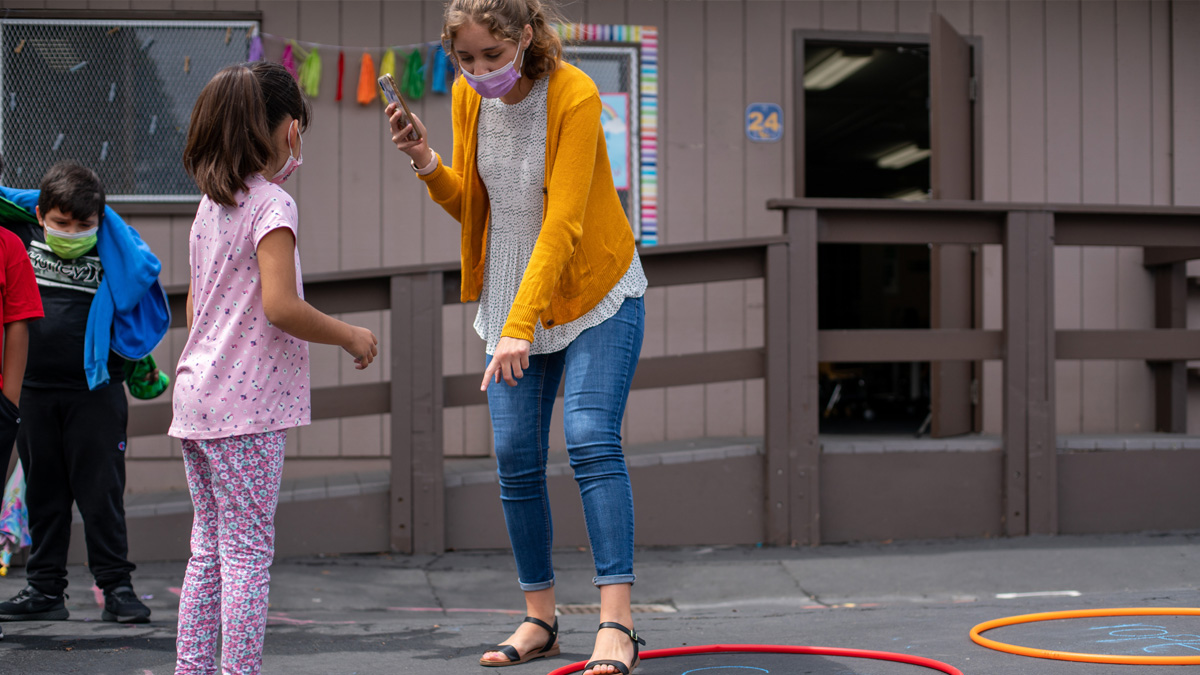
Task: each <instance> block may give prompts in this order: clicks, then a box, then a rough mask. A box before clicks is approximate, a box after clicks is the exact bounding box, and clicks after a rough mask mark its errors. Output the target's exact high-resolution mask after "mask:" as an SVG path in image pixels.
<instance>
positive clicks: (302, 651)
mask: <svg viewBox="0 0 1200 675" xmlns="http://www.w3.org/2000/svg"><path fill="white" fill-rule="evenodd" d="M555 566H556V569H557V570H558V572H557V574H558V585H557V593H558V601H559V603H560V608H561V617H560V624H561V630H562V637H561V645H562V654H561V655H560V656H558V657H554V658H551V659H545V660H542V661H534V662H533V663H531V664H527V665H523V666H517V667H516V668H515V669H512V670H505V671H504V672H505V673H506V675H520V674H521V673H526V674H529V675H533V674H538V675H543V674H545V673H548V672H550V671H551V670H552V669H555V668H559V667H561V666H565V665H567V664H570V663H573V662H576V661H582V660H585V659H586V658H587V657H588V656H589V653H590V649H591V645H592V639H593V634H594V631H595V627H596V623H597V615H596V614H595V613H594V610H595V608H594V607H593V606H592V605H593V604H594V603H596V602H598V593H597V592H596V591H595V589H594V588H593V587H592V586H591V578H592V576H593V574H594V572H593V570H592V566H591V559H590V555H589V554H588V553H587V552H586V551H579V550H563V551H557V552H556V553H555ZM1197 570H1200V532H1184V533H1178V532H1177V533H1159V534H1136V535H1107V536H1060V537H1028V538H1019V539H993V540H967V541H927V542H902V543H872V544H855V545H836V546H821V547H815V548H769V547H716V546H714V547H688V548H661V549H659V548H650V549H641V550H639V551H638V554H637V562H636V569H635V572H636V573H637V575H638V582H637V584H636V586H635V588H634V602H635V603H637V605H638V606H639V609H640V610H643V611H639V612H638V613H637V614H636V617H635V619H636V628H637V630H638V632H639V633H641V634H642V635H643V636H644V637H645V639H646V640H647V642H648V643H649V645H648V647H647V649H661V648H669V647H680V646H698V645H709V644H767V645H788V646H809V647H829V648H843V649H857V650H870V651H881V652H890V653H897V654H910V655H916V656H920V657H925V658H929V659H934V660H937V661H940V662H943V663H945V664H948V665H949V666H953V667H954V668H957V669H959V670H960V671H962V672H963V673H965V674H967V675H984V674H989V675H1018V674H1021V675H1025V674H1028V673H1037V674H1039V675H1075V674H1077V675H1085V674H1086V675H1115V674H1124V673H1129V674H1131V675H1160V674H1164V673H1172V675H1179V673H1182V672H1187V671H1188V669H1187V668H1183V669H1181V668H1179V667H1177V666H1157V665H1151V666H1128V665H1101V664H1090V663H1076V662H1068V661H1057V660H1049V659H1035V658H1030V657H1025V656H1017V655H1012V654H1006V653H1002V652H999V651H994V650H991V649H986V648H983V647H980V646H978V645H976V644H974V643H973V642H971V640H970V639H969V637H968V633H969V631H970V629H971V628H972V626H975V625H976V624H978V623H981V622H984V621H988V620H992V619H998V618H1002V617H1009V616H1014V615H1022V614H1028V613H1034V612H1049V611H1060V610H1070V609H1096V608H1126V607H1200V599H1198V598H1197V586H1198V584H1197V574H1196V573H1197ZM183 572H184V564H183V563H150V564H144V565H141V566H140V567H139V569H138V571H137V572H136V573H135V576H134V582H135V588H136V590H137V592H138V593H139V594H141V595H142V596H143V597H144V598H145V601H146V603H147V604H148V605H149V606H150V607H151V608H152V609H153V611H154V615H153V622H152V623H150V624H148V625H140V626H122V625H116V624H112V623H106V622H103V621H101V620H100V606H99V604H98V596H97V593H96V592H95V591H94V590H93V587H92V584H91V578H90V576H89V575H88V573H87V570H86V569H85V568H82V567H80V568H72V569H71V572H70V580H71V583H72V585H71V588H69V589H68V593H69V594H70V600H69V602H68V607H69V609H70V610H71V618H70V619H69V620H67V621H60V622H28V623H13V622H8V623H4V624H3V628H4V633H5V639H4V640H3V641H2V642H0V674H4V675H8V674H12V675H17V674H20V675H43V674H47V675H48V674H54V675H61V674H66V673H87V674H96V675H109V674H113V675H116V674H120V675H169V674H170V673H172V672H173V668H174V648H175V622H176V610H177V605H178V595H177V594H178V587H179V586H180V585H181V583H182V579H183ZM271 574H272V580H271V608H270V624H269V627H268V630H267V640H266V654H265V658H264V665H263V672H264V673H280V674H285V675H309V674H321V675H325V674H340V675H365V674H367V673H371V674H375V673H422V674H426V673H428V674H430V675H442V674H449V673H455V674H458V673H484V672H492V671H491V670H489V671H483V670H482V669H481V668H480V666H478V665H477V664H476V660H477V659H478V656H479V655H480V654H481V653H482V651H483V648H484V646H486V645H490V644H495V643H496V642H498V641H499V640H501V639H503V638H504V637H505V636H507V635H508V634H509V633H510V632H511V631H512V629H513V627H514V626H515V625H516V622H517V621H518V620H519V619H520V616H521V612H520V611H519V610H520V607H521V605H520V602H521V598H520V593H519V591H518V589H517V587H516V583H515V576H516V575H515V571H514V566H513V562H512V558H511V555H510V554H509V553H508V552H506V551H494V552H483V553H478V552H470V553H455V552H452V553H447V554H445V555H440V556H400V555H388V554H379V555H356V556H337V557H311V558H296V559H286V560H278V561H276V563H275V565H274V567H273V568H272V572H271ZM23 576H24V575H23V570H20V569H15V570H13V571H12V572H11V573H10V576H9V577H8V578H4V579H0V596H3V597H9V596H11V595H13V594H15V593H16V592H17V591H19V590H20V589H21V588H22V587H23V585H24V581H23ZM987 635H988V637H991V638H994V639H996V640H1001V641H1006V642H1011V643H1014V644H1019V645H1023V646H1028V647H1035V648H1040V649H1049V650H1057V651H1067V652H1081V653H1095V654H1126V655H1138V656H1147V655H1149V656H1159V657H1187V656H1192V657H1200V617H1197V616H1142V617H1139V616H1126V617H1111V618H1105V617H1096V618H1088V619H1071V620H1060V621H1049V622H1038V623H1029V624H1023V625H1019V626H1012V627H1006V628H999V629H996V630H994V631H990V632H989V633H988V634H987ZM697 671H703V675H753V674H754V673H759V672H769V673H797V674H804V673H812V674H814V675H854V674H863V675H866V674H868V673H869V674H872V675H905V674H911V675H919V674H920V673H926V672H936V671H935V670H932V669H930V668H926V667H920V666H916V665H910V664H902V663H895V662H890V661H881V660H876V659H869V658H848V657H840V656H839V657H829V656H822V655H794V654H740V653H734V654H723V655H715V656H706V657H701V656H692V657H671V658H658V659H647V660H645V661H644V662H643V663H642V664H641V665H640V666H639V667H638V669H637V671H636V672H637V673H638V674H639V675H682V674H684V673H688V672H697Z"/></svg>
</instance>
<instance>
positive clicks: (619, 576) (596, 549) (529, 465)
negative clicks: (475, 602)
mask: <svg viewBox="0 0 1200 675" xmlns="http://www.w3.org/2000/svg"><path fill="white" fill-rule="evenodd" d="M645 320H646V309H645V304H644V303H643V301H642V298H627V299H626V300H625V302H624V304H622V305H621V309H620V310H618V311H617V313H616V314H614V315H613V316H612V317H610V318H608V319H607V320H606V321H604V323H601V324H600V325H599V326H594V327H592V328H589V329H587V330H585V331H584V332H583V333H580V335H579V337H577V338H575V340H574V341H573V342H572V343H571V344H570V345H569V346H568V347H567V348H566V349H563V350H561V351H557V352H553V353H551V354H535V355H532V356H530V357H529V368H526V369H525V370H524V377H522V378H521V379H520V380H517V386H515V387H510V386H509V385H508V384H506V383H505V382H504V380H501V381H500V382H499V383H492V384H491V385H489V386H488V409H489V411H490V412H491V415H492V432H493V434H494V436H495V439H496V465H497V471H498V473H499V475H500V501H501V504H502V505H503V507H504V522H505V523H506V524H507V526H508V537H509V540H510V541H511V542H512V547H513V555H514V556H515V557H516V560H517V576H518V580H519V581H520V583H521V590H523V591H540V590H545V589H547V588H550V587H552V586H554V567H553V563H552V561H551V555H550V550H551V548H552V546H553V543H554V525H553V523H552V521H551V518H550V501H549V498H548V495H547V493H546V458H547V455H548V454H549V451H550V415H551V413H552V412H553V411H554V399H555V398H556V397H557V395H558V386H559V383H560V382H563V377H564V374H565V376H566V380H565V383H564V411H563V426H564V428H565V431H566V441H567V453H568V455H569V457H570V461H571V468H572V469H573V470H574V472H575V482H576V483H577V484H578V485H579V494H580V496H581V497H582V499H583V515H584V520H585V522H586V523H587V532H588V540H589V541H590V542H591V545H592V559H593V561H594V562H595V564H596V577H595V578H594V579H593V580H592V583H594V584H595V585H597V586H603V585H605V584H631V583H633V581H634V575H633V489H632V488H631V486H630V484H629V471H628V469H627V468H626V467H625V456H624V454H622V452H621V419H622V418H623V417H624V415H625V402H626V401H627V400H628V399H629V384H630V382H631V381H632V380H633V372H634V370H635V369H636V368H637V362H638V355H639V354H640V353H641V351H642V333H643V330H644V326H645ZM488 362H489V363H490V362H491V357H490V356H489V357H488Z"/></svg>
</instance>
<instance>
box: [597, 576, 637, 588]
mask: <svg viewBox="0 0 1200 675" xmlns="http://www.w3.org/2000/svg"><path fill="white" fill-rule="evenodd" d="M636 579H637V576H635V575H633V574H613V575H610V576H607V577H592V585H593V586H609V585H611V584H629V585H631V586H632V585H633V582H634V581H635V580H636Z"/></svg>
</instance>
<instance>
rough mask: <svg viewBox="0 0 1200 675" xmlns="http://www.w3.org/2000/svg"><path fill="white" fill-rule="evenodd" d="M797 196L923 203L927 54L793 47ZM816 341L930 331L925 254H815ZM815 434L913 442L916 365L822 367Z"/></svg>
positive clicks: (852, 249)
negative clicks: (800, 124) (900, 436)
mask: <svg viewBox="0 0 1200 675" xmlns="http://www.w3.org/2000/svg"><path fill="white" fill-rule="evenodd" d="M804 63H805V80H804V89H805V91H804V122H805V155H804V163H805V170H804V176H805V196H806V197H817V198H840V199H904V200H925V199H929V196H930V187H931V177H930V133H929V129H930V115H929V84H930V69H929V47H928V45H922V44H896V43H884V44H870V43H863V42H836V41H829V42H824V41H820V40H813V39H810V40H806V41H805V42H804ZM818 277H819V280H818V288H819V289H820V290H819V294H820V296H819V298H818V314H819V318H818V323H819V326H820V328H821V329H822V330H862V329H905V328H913V329H922V328H929V327H930V318H931V317H930V279H931V274H930V249H929V247H928V246H873V245H853V244H824V245H822V246H821V249H820V253H819V270H818ZM820 374H821V377H820V379H821V405H822V415H821V431H822V432H824V433H888V434H893V433H906V434H913V433H916V432H918V431H919V430H920V429H921V427H922V426H923V424H924V423H925V422H926V419H927V417H928V416H929V411H930V368H929V364H927V363H914V364H910V363H822V364H821V368H820Z"/></svg>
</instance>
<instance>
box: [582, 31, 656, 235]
mask: <svg viewBox="0 0 1200 675" xmlns="http://www.w3.org/2000/svg"><path fill="white" fill-rule="evenodd" d="M558 35H559V37H561V38H562V39H563V40H568V41H571V42H629V43H634V44H637V45H638V46H639V47H640V48H641V69H642V72H641V92H640V94H641V96H640V98H641V110H640V111H639V120H640V123H639V127H640V134H639V135H640V136H641V138H640V141H639V143H640V145H639V148H640V150H641V162H640V163H641V166H640V167H638V174H639V177H640V180H641V184H640V187H641V213H640V214H639V215H640V217H641V243H642V244H643V245H644V246H653V245H655V244H657V243H658V28H657V27H656V26H622V25H613V24H595V23H571V24H559V26H558Z"/></svg>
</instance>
